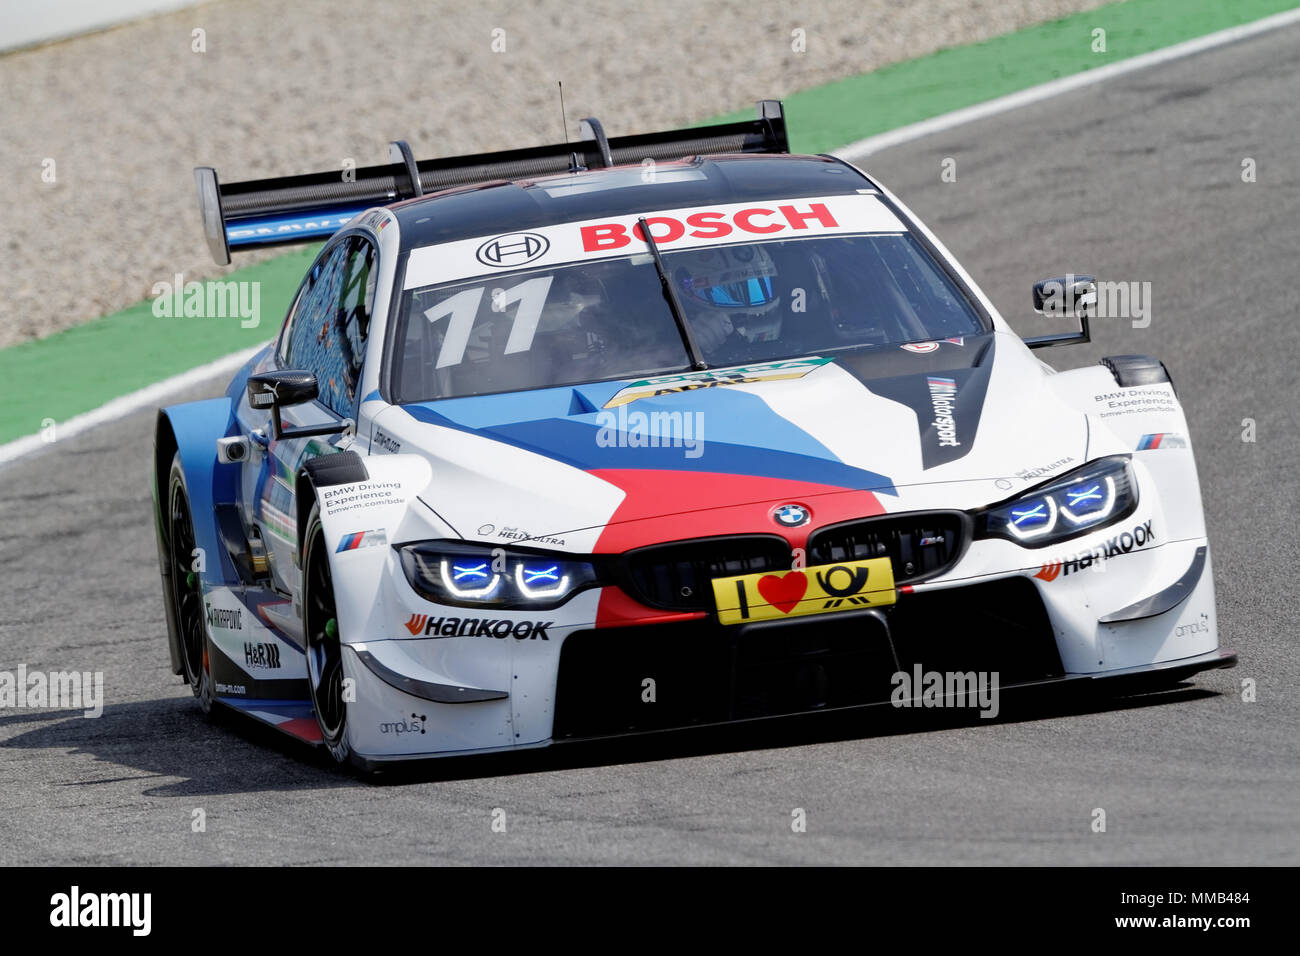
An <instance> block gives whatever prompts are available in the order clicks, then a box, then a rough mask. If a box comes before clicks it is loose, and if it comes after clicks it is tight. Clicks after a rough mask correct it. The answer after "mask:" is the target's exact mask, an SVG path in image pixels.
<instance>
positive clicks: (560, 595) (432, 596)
mask: <svg viewBox="0 0 1300 956" xmlns="http://www.w3.org/2000/svg"><path fill="white" fill-rule="evenodd" d="M398 554H399V555H400V556H401V560H402V570H403V571H404V572H406V579H407V580H408V581H410V582H411V587H413V588H415V590H416V591H417V592H418V593H419V594H420V595H421V596H422V597H425V598H428V599H429V600H430V601H434V602H436V603H438V604H455V605H460V606H463V607H495V608H529V609H533V610H541V609H545V608H551V607H555V606H556V605H559V604H563V603H564V602H565V601H567V600H568V599H569V598H570V597H572V596H573V595H574V594H576V593H578V592H579V591H582V590H585V589H586V588H589V587H594V586H596V585H597V584H599V583H600V580H599V576H598V575H597V573H596V566H595V564H594V563H593V562H592V561H591V560H589V559H581V558H576V559H575V558H573V557H570V556H569V555H557V554H550V553H545V552H536V553H532V552H526V551H521V550H515V549H513V548H512V549H506V548H487V547H483V546H480V545H467V544H463V543H461V542H455V541H421V542H417V543H415V544H406V545H402V546H401V547H399V548H398Z"/></svg>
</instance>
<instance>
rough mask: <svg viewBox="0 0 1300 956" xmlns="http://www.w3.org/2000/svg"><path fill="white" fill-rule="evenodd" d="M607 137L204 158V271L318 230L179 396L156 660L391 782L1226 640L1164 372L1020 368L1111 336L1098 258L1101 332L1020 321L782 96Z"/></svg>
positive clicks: (1140, 658)
mask: <svg viewBox="0 0 1300 956" xmlns="http://www.w3.org/2000/svg"><path fill="white" fill-rule="evenodd" d="M583 129H584V135H585V138H584V139H583V140H582V141H580V142H577V143H574V144H564V145H556V146H550V147H541V148H536V149H525V150H514V151H511V152H507V153H498V154H487V155H480V156H470V157H458V158H453V159H442V160H432V161H424V162H418V163H417V162H415V161H414V160H413V158H412V157H411V153H410V150H409V148H407V147H406V146H405V144H402V143H395V144H393V147H392V150H393V152H392V155H393V159H394V162H393V163H392V164H391V165H385V166H377V167H370V168H367V169H359V170H355V171H352V172H351V174H349V175H340V174H339V173H337V172H336V173H319V174H313V175H308V176H299V177H293V178H289V179H280V180H272V181H258V182H245V183H234V184H221V183H219V182H218V180H217V176H216V173H215V171H213V170H212V169H210V168H201V169H199V170H197V171H196V176H197V179H198V184H199V192H200V203H201V208H202V212H203V216H204V222H205V227H206V230H207V235H208V241H209V244H210V246H211V248H212V250H213V252H214V255H215V256H216V257H217V259H218V261H221V262H228V261H229V256H230V251H231V250H232V249H240V248H258V247H262V246H266V245H272V244H276V243H283V242H298V241H307V240H311V239H319V238H322V237H327V241H326V243H325V246H324V248H323V250H322V251H321V252H320V255H319V256H318V257H317V258H316V260H315V263H314V264H313V265H312V266H311V268H310V269H309V270H308V272H307V275H306V277H305V278H304V280H303V282H302V285H301V287H300V289H299V290H298V292H297V294H296V295H295V297H294V299H293V304H292V306H291V307H290V309H289V311H288V314H287V316H286V317H285V320H284V324H283V328H282V329H281V331H280V333H279V335H278V337H277V339H276V340H275V341H274V342H273V343H271V344H270V345H268V346H267V347H266V348H265V349H264V350H262V351H261V352H260V353H259V354H258V355H257V356H256V357H255V358H253V359H252V360H251V361H250V362H249V363H248V364H247V365H246V366H245V367H244V368H243V369H242V370H241V371H240V372H239V373H238V374H237V375H236V376H235V378H234V380H233V381H232V382H231V383H230V387H229V389H228V390H227V392H226V394H225V396H224V397H222V398H217V399H213V400H210V401H201V402H193V403H187V404H182V405H174V406H172V407H169V408H166V409H163V410H161V411H160V413H159V416H158V423H157V434H156V454H155V463H154V465H155V467H154V477H155V502H156V512H157V532H158V545H159V554H160V560H161V567H162V579H163V589H164V595H165V599H166V607H167V621H168V635H169V646H170V650H171V660H172V665H173V669H174V670H175V672H176V673H178V674H182V675H184V677H185V679H186V680H187V681H188V682H189V684H190V685H191V686H192V688H193V691H194V693H195V695H197V697H198V699H199V701H200V703H201V705H202V706H203V707H204V708H205V709H207V708H210V707H211V706H212V705H213V704H220V705H223V706H226V707H230V708H234V709H236V710H238V711H241V712H243V713H245V714H249V715H252V716H253V717H255V718H258V719H260V720H263V721H266V722H269V723H271V724H274V725H276V726H278V727H280V728H281V729H282V730H284V731H286V732H288V733H291V734H294V735H296V736H298V737H300V738H302V739H304V740H307V741H312V742H318V743H320V744H323V745H324V746H325V747H327V748H328V749H329V751H330V752H331V753H332V754H333V755H334V756H335V757H336V758H337V759H338V760H340V761H351V762H353V763H355V764H358V765H360V766H362V767H367V768H372V769H373V768H376V767H379V766H382V765H383V764H384V763H385V762H386V761H394V760H403V759H410V758H416V757H427V756H441V755H448V754H460V753H466V752H471V751H475V752H478V751H500V750H510V749H512V748H521V747H537V746H542V745H546V744H550V743H553V742H558V741H563V740H571V739H580V738H587V737H593V736H602V735H611V734H622V733H629V732H637V731H644V730H655V729H661V728H668V727H681V726H689V725H697V724H709V723H717V722H725V721H733V720H744V719H747V718H753V717H760V716H768V715H775V714H788V713H796V712H800V711H807V710H814V709H821V710H824V709H828V708H839V707H852V706H860V705H864V704H871V703H878V702H890V701H892V702H893V703H895V704H897V703H906V702H907V701H900V699H899V698H900V695H899V692H898V690H899V687H900V686H901V684H900V681H899V679H898V678H899V675H907V674H913V673H915V674H917V675H918V676H919V675H920V674H922V673H925V674H930V673H936V674H958V675H963V674H964V675H967V676H970V675H975V674H979V675H984V674H988V675H994V678H995V680H996V681H997V684H998V685H999V686H1001V687H1002V688H1008V687H1014V686H1024V685H1044V684H1051V683H1057V684H1061V685H1069V684H1076V685H1077V684H1079V683H1081V682H1088V681H1093V680H1095V679H1097V678H1110V679H1113V678H1141V679H1144V680H1145V681H1148V682H1150V681H1152V680H1154V681H1156V682H1161V683H1164V682H1171V681H1174V682H1176V681H1178V680H1182V679H1184V678H1185V677H1187V676H1188V675H1190V674H1193V673H1195V672H1197V671H1200V670H1203V669H1206V668H1211V667H1223V666H1231V665H1232V664H1233V663H1234V662H1235V655H1234V654H1232V653H1231V652H1229V651H1226V650H1222V649H1220V647H1219V639H1218V630H1217V626H1216V621H1215V604H1214V583H1213V575H1212V570H1211V561H1210V550H1209V545H1208V542H1207V540H1206V532H1205V522H1204V518H1203V515H1202V509H1201V499H1200V491H1199V486H1198V483H1197V477H1196V466H1195V462H1194V461H1193V457H1192V449H1191V445H1190V441H1189V439H1188V429H1187V423H1186V421H1185V419H1184V417H1183V411H1182V407H1181V406H1180V404H1179V401H1178V397H1177V395H1176V394H1175V391H1174V387H1173V384H1172V383H1171V382H1170V380H1169V377H1168V375H1167V374H1166V371H1165V368H1164V366H1163V365H1162V364H1161V363H1160V362H1159V361H1157V360H1155V359H1151V358H1146V357H1143V356H1131V355H1130V356H1116V357H1112V358H1110V359H1107V360H1105V361H1104V362H1103V363H1102V364H1101V365H1098V366H1094V367H1091V368H1084V369H1079V370H1076V371H1070V372H1059V373H1058V372H1055V371H1053V370H1052V369H1051V368H1049V367H1048V366H1046V365H1044V364H1043V363H1042V362H1040V361H1039V360H1038V359H1036V358H1035V357H1034V356H1033V355H1032V354H1031V351H1030V349H1033V348H1037V347H1040V346H1045V345H1059V344H1065V343H1068V342H1072V341H1087V337H1088V317H1087V310H1088V307H1089V304H1090V302H1091V301H1093V300H1094V299H1095V286H1094V285H1093V283H1092V282H1091V281H1090V280H1089V279H1088V278H1087V277H1077V278H1076V277H1067V278H1065V279H1061V280H1045V281H1044V282H1041V283H1039V284H1038V285H1037V286H1035V290H1034V291H1035V302H1036V304H1037V305H1038V306H1039V308H1040V309H1041V310H1043V311H1046V312H1052V311H1055V312H1058V313H1060V314H1064V315H1070V316H1073V317H1076V318H1078V320H1079V324H1080V330H1079V331H1078V332H1074V333H1067V334H1058V335H1045V336H1040V337H1037V338H1033V339H1027V340H1022V339H1021V338H1019V337H1018V336H1017V335H1016V334H1015V333H1014V332H1013V331H1012V330H1011V329H1010V327H1009V326H1008V325H1007V324H1006V322H1005V321H1004V320H1003V319H1002V318H1001V316H999V315H998V313H997V311H996V310H995V309H994V307H993V305H992V303H991V302H989V300H988V299H987V298H986V297H985V296H984V294H983V293H981V292H980V290H979V289H978V288H977V287H976V286H975V284H974V282H972V281H971V278H970V277H969V276H968V275H967V274H966V273H965V272H964V271H963V270H962V268H961V266H960V265H958V263H957V262H956V261H955V260H954V259H953V257H952V256H951V255H950V254H949V253H948V251H947V250H946V249H945V248H944V247H943V245H942V244H941V243H940V242H939V241H938V240H937V239H936V238H935V237H934V236H933V235H932V234H931V233H930V232H929V231H928V230H927V229H926V228H925V227H924V226H923V225H921V224H920V223H919V222H918V221H917V220H916V219H915V217H914V216H913V215H912V214H911V213H910V212H909V211H908V210H907V208H906V207H905V206H903V204H902V203H901V202H899V201H898V199H896V198H895V197H894V196H893V195H892V194H890V193H889V191H888V190H886V189H885V188H884V187H883V186H881V185H880V184H879V183H877V182H876V181H875V180H873V179H871V178H870V177H868V176H867V175H866V174H865V173H863V172H862V171H860V170H858V169H856V168H854V167H853V166H851V165H849V164H847V163H845V162H843V161H841V160H839V159H836V158H834V157H830V156H792V155H789V154H788V150H787V146H786V134H785V124H784V116H783V113H782V111H781V108H780V104H779V103H776V102H773V101H764V102H763V103H760V104H759V116H758V118H757V119H756V120H753V121H748V122H740V123H732V124H726V125H721V126H713V127H705V128H700V129H693V130H681V131H672V132H664V133H654V134H647V135H642V136H632V137H623V138H615V139H612V140H611V139H608V138H607V137H606V136H605V134H604V132H603V130H602V129H601V127H600V124H599V123H597V122H596V121H594V120H587V121H584V123H583ZM1121 683H1122V682H1121ZM1112 686H1113V685H1112ZM948 689H949V690H951V686H949V687H948ZM909 693H910V694H914V695H915V696H919V695H920V693H921V688H920V687H919V686H914V687H913V688H912V692H909ZM903 696H908V695H907V694H905V695H903Z"/></svg>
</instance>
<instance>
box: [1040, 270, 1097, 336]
mask: <svg viewBox="0 0 1300 956" xmlns="http://www.w3.org/2000/svg"><path fill="white" fill-rule="evenodd" d="M1096 308H1097V280H1096V279H1094V278H1093V277H1092V276H1077V275H1074V274H1073V273H1070V274H1068V275H1064V276H1058V277H1055V278H1052V279H1043V280H1041V281H1039V282H1035V283H1034V311H1035V312H1037V313H1038V314H1039V315H1048V316H1052V315H1059V316H1065V317H1067V318H1077V319H1078V320H1079V331H1078V332H1059V333H1055V334H1052V335H1032V336H1029V337H1028V338H1026V339H1025V340H1024V341H1025V344H1026V345H1028V346H1029V347H1030V348H1031V349H1041V348H1046V347H1048V346H1052V345H1076V344H1078V343H1080V342H1091V341H1092V331H1091V329H1089V327H1088V317H1089V316H1090V315H1092V314H1094V313H1095V311H1096Z"/></svg>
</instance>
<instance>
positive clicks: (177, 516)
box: [163, 452, 215, 714]
mask: <svg viewBox="0 0 1300 956" xmlns="http://www.w3.org/2000/svg"><path fill="white" fill-rule="evenodd" d="M163 523H164V528H165V529H166V533H167V560H168V561H169V562H170V570H171V577H170V580H171V593H170V594H169V595H168V599H169V600H170V601H171V602H172V608H173V610H174V611H175V613H176V629H177V631H178V633H179V637H180V645H181V662H182V664H183V665H184V668H185V681H186V683H188V684H189V685H190V690H191V691H193V692H194V696H195V698H196V699H197V700H198V702H199V709H200V710H202V711H203V713H205V714H209V713H211V712H212V704H213V702H214V698H215V694H214V688H213V684H212V674H211V671H210V668H209V666H208V628H207V619H206V615H205V614H204V608H203V585H202V581H201V580H200V577H199V572H198V571H196V570H194V551H195V548H196V547H197V545H196V543H195V536H194V514H193V511H192V510H191V508H190V495H189V489H188V488H187V487H186V484H185V471H184V469H182V468H181V456H180V452H177V453H176V455H175V456H174V457H173V458H172V466H171V472H170V473H169V477H168V479H167V505H166V511H165V512H164V513H163Z"/></svg>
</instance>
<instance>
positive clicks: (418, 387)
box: [393, 233, 984, 402]
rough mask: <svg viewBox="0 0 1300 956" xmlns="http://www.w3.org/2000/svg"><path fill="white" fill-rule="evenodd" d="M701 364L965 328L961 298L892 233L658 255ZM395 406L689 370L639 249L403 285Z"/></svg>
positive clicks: (911, 244) (976, 328)
mask: <svg viewBox="0 0 1300 956" xmlns="http://www.w3.org/2000/svg"><path fill="white" fill-rule="evenodd" d="M663 263H664V269H665V272H666V273H667V274H668V276H669V279H670V281H671V282H672V283H673V284H674V287H675V289H676V291H677V295H678V298H679V299H680V300H681V303H682V307H683V311H684V312H685V315H686V319H687V321H688V322H689V323H690V324H691V327H692V330H693V332H694V336H695V339H696V340H697V343H698V344H699V347H700V350H701V353H702V355H703V357H704V360H705V361H706V362H707V363H708V364H709V366H711V367H720V366H726V365H742V364H747V363H752V362H760V361H771V360H776V359H785V358H795V357H800V356H812V355H826V354H833V353H835V352H838V351H842V350H845V349H856V348H864V347H879V346H883V345H892V344H898V343H905V342H916V341H926V340H931V339H941V338H948V337H954V336H964V335H975V334H978V333H980V332H982V331H984V325H983V322H982V321H981V319H980V317H979V315H978V313H977V312H976V311H975V309H974V307H973V306H972V305H971V303H970V302H969V301H968V300H967V298H966V297H965V295H964V294H963V293H962V292H961V291H960V290H959V289H958V287H957V286H956V285H955V284H954V283H953V281H952V280H951V279H950V278H949V277H948V276H947V275H946V274H945V273H944V272H943V271H942V270H941V269H940V268H938V266H937V265H936V264H935V263H934V261H933V260H932V259H931V258H930V256H929V255H928V254H927V253H926V251H925V250H924V248H923V247H922V246H921V245H920V243H919V242H917V240H916V239H915V238H914V237H913V236H911V235H909V234H906V233H902V234H892V235H849V236H844V235H839V236H822V237H817V238H801V239H786V240H766V241H761V242H753V243H745V244H732V245H718V246H708V247H705V248H695V249H683V250H679V251H674V252H668V251H663ZM397 343H398V344H397V349H396V353H395V355H394V379H393V381H394V391H395V393H396V397H397V401H399V402H419V401H429V400H433V399H439V398H453V397H458V396H466V395H482V394H487V393H491V392H504V391H516V390H522V389H535V388H546V387H551V386H558V385H575V384H580V383H586V382H598V381H609V380H615V379H628V378H645V377H648V376H653V375H661V374H666V373H672V372H678V371H686V370H689V368H690V361H689V356H688V353H687V350H686V346H685V345H684V343H683V342H682V337H681V334H680V332H679V330H678V327H677V324H676V322H675V321H674V319H673V314H672V311H671V309H670V308H669V306H668V303H667V301H666V300H665V298H664V296H663V293H662V291H661V287H660V283H659V277H658V273H657V272H656V270H655V266H654V261H653V259H652V258H651V256H650V255H649V253H648V252H645V251H641V252H638V253H635V254H632V255H627V256H621V257H614V258H605V259H600V260H597V261H591V262H581V263H575V264H570V265H561V266H549V267H546V268H542V269H533V270H526V269H521V270H517V271H512V272H507V273H498V274H494V275H492V276H488V277H484V276H479V277H477V278H474V279H470V280H465V281H459V282H444V283H439V284H436V285H429V286H425V287H422V288H416V289H408V290H406V291H405V292H404V294H403V300H402V307H401V313H400V318H399V325H398V339H397Z"/></svg>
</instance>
